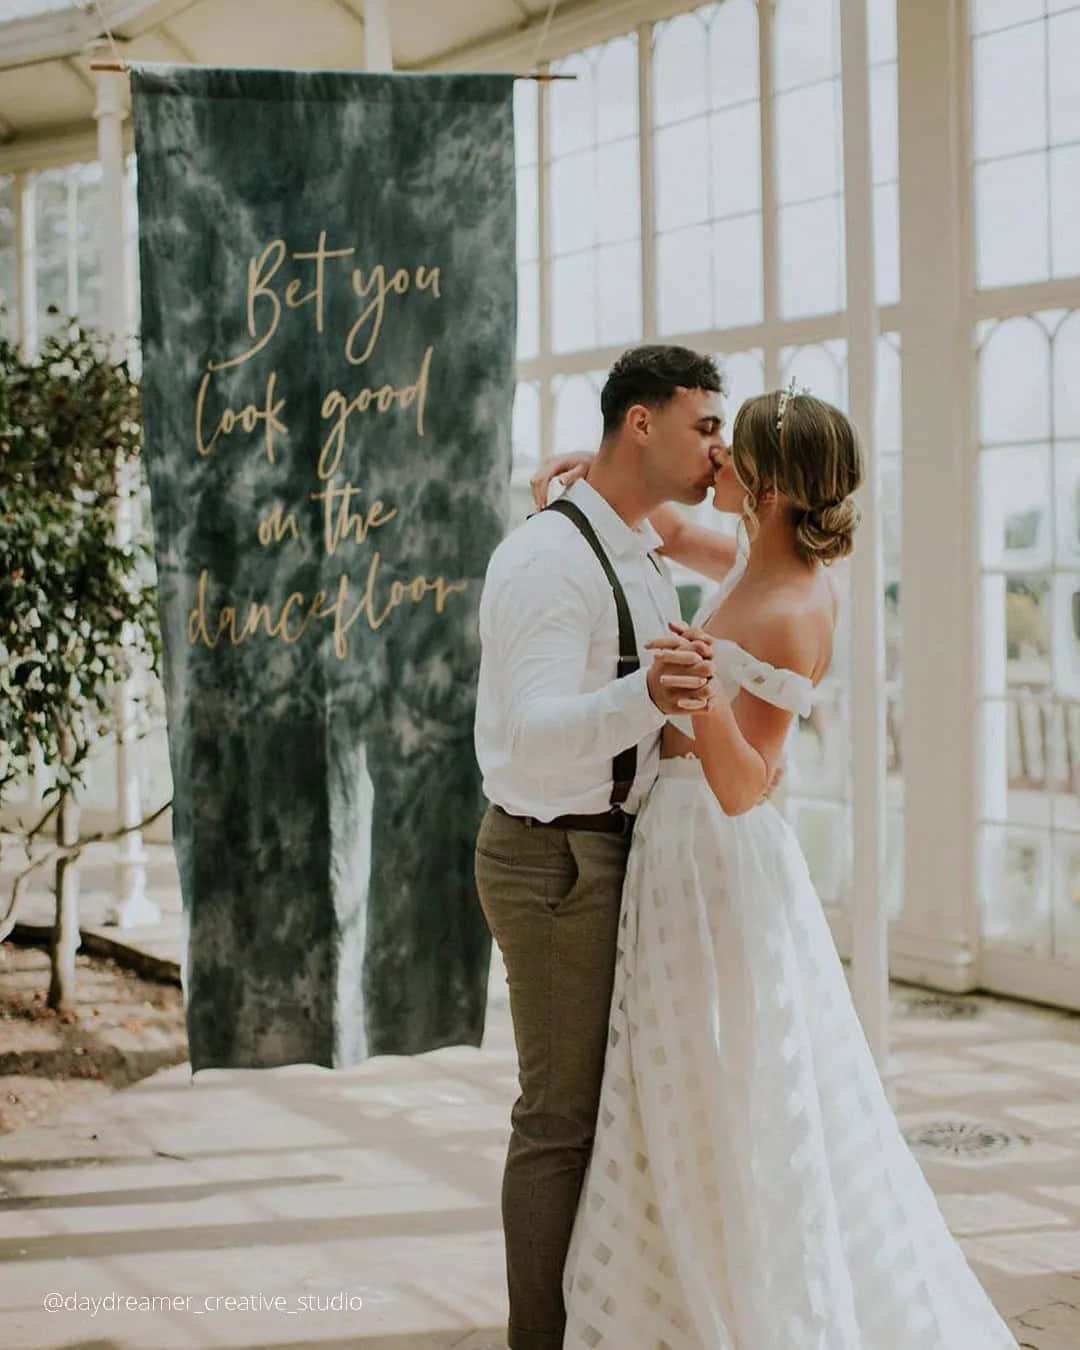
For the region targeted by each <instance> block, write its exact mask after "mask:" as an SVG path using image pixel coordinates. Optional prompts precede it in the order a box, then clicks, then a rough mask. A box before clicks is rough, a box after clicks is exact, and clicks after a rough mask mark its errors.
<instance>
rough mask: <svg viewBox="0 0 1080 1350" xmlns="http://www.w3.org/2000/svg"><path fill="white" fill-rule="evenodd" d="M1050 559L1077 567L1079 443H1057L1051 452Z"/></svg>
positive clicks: (1079, 555) (1079, 560) (1079, 561)
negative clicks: (1053, 533) (1053, 530)
mask: <svg viewBox="0 0 1080 1350" xmlns="http://www.w3.org/2000/svg"><path fill="white" fill-rule="evenodd" d="M1054 517H1055V522H1054V523H1055V526H1056V533H1057V539H1056V541H1055V548H1054V561H1055V562H1056V563H1057V565H1058V566H1059V567H1071V568H1074V569H1075V568H1080V443H1078V442H1075V441H1069V442H1065V443H1064V444H1063V443H1062V442H1060V441H1059V442H1058V445H1057V447H1056V451H1055V454H1054Z"/></svg>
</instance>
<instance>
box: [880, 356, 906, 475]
mask: <svg viewBox="0 0 1080 1350" xmlns="http://www.w3.org/2000/svg"><path fill="white" fill-rule="evenodd" d="M898 341H899V339H895V338H892V339H891V335H890V334H887V333H883V334H882V335H881V337H879V338H878V344H877V417H876V420H875V424H874V425H875V432H876V435H877V446H878V453H879V454H882V455H894V454H899V453H900V445H901V435H902V432H901V425H902V424H901V415H902V413H901V406H900V351H899V347H898V345H897V343H898Z"/></svg>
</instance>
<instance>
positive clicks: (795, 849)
mask: <svg viewBox="0 0 1080 1350" xmlns="http://www.w3.org/2000/svg"><path fill="white" fill-rule="evenodd" d="M590 459H591V456H570V457H563V458H559V459H556V460H552V461H549V462H548V463H547V464H546V465H544V466H543V468H542V470H541V472H540V473H539V474H538V476H537V478H536V479H535V480H534V485H535V491H536V494H537V497H538V504H539V505H541V506H542V505H544V503H545V501H546V497H547V489H548V484H549V482H550V480H551V479H552V477H554V476H556V475H561V476H562V478H563V481H569V480H573V479H574V478H576V477H579V476H581V475H582V474H583V473H584V472H585V469H586V468H587V465H588V462H589V460H590ZM861 474H862V466H861V457H860V452H859V446H858V442H857V438H856V435H855V432H854V429H853V428H852V426H851V424H850V423H849V422H848V420H847V418H846V417H844V415H843V414H842V413H840V412H839V411H837V410H836V409H835V408H833V407H831V406H830V405H828V404H826V403H823V402H821V401H820V400H818V399H816V398H813V397H810V396H809V395H807V394H796V393H793V392H792V391H783V392H777V393H772V394H766V395H764V396H762V397H760V398H753V399H750V400H748V401H747V402H746V403H744V404H743V406H742V408H741V409H740V410H739V414H738V416H737V418H736V420H735V427H734V431H733V435H732V444H731V446H730V447H728V448H727V449H726V450H725V451H724V452H723V454H722V456H721V457H720V458H719V460H718V461H717V463H716V476H715V484H714V499H713V504H714V506H715V508H716V509H717V510H718V511H722V512H731V513H739V514H740V515H741V517H742V521H741V524H740V541H741V545H742V546H741V547H740V549H739V553H738V557H737V560H736V563H735V565H734V566H733V567H732V566H730V559H731V544H730V540H725V539H723V538H722V536H721V535H719V533H716V534H713V533H712V532H711V531H704V530H701V529H699V528H697V527H693V526H686V525H684V524H683V523H682V521H681V518H680V517H678V516H677V515H676V513H675V512H674V511H673V510H672V509H671V508H664V509H663V510H662V511H660V512H658V513H657V514H655V515H654V516H652V518H651V519H652V523H653V525H654V526H655V527H656V528H657V529H658V530H659V532H660V533H661V534H662V535H664V538H665V548H664V552H665V553H667V554H668V555H669V556H673V557H676V558H678V559H680V560H685V561H686V562H687V563H688V564H689V565H692V566H694V567H695V568H697V569H698V570H700V571H703V572H705V573H706V574H711V575H713V576H717V575H720V574H722V573H724V572H726V576H725V578H724V581H723V584H722V585H721V588H720V591H719V593H718V594H717V595H716V596H715V598H714V599H713V601H712V602H711V604H710V605H709V606H708V607H707V613H706V615H705V616H699V622H700V619H701V618H702V617H703V618H704V629H705V632H706V633H707V634H709V635H710V636H711V637H712V638H713V639H714V643H715V647H714V651H715V655H714V669H715V672H716V674H715V676H714V688H713V690H712V692H711V694H710V697H709V699H708V705H707V706H703V704H702V702H701V701H700V700H699V701H698V703H697V704H696V705H689V704H688V705H687V706H688V707H690V706H694V707H695V709H696V710H695V711H694V712H693V714H692V715H691V716H686V717H680V718H678V719H677V725H676V724H674V723H670V722H669V724H668V725H667V727H666V728H665V731H664V740H663V750H662V755H663V759H662V762H661V766H660V775H659V778H658V780H657V783H656V786H655V787H654V788H653V791H652V793H651V795H650V797H649V799H648V801H647V803H646V805H645V807H644V809H643V810H642V811H641V812H640V813H639V815H638V818H637V824H636V826H635V830H634V840H633V847H632V850H631V854H630V860H629V864H628V867H627V873H626V883H625V887H624V890H623V906H622V915H621V920H620V941H619V952H618V961H617V966H616V973H615V986H614V993H613V996H612V1005H611V1018H610V1025H609V1037H608V1050H607V1058H606V1061H605V1067H604V1079H603V1087H602V1090H601V1097H600V1109H599V1117H598V1119H597V1124H596V1137H595V1144H594V1148H593V1153H592V1160H591V1162H590V1164H589V1170H588V1173H587V1174H586V1178H585V1184H584V1187H583V1190H582V1195H581V1201H580V1204H579V1207H578V1211H577V1218H576V1222H575V1226H574V1232H573V1237H572V1240H571V1244H570V1250H569V1253H568V1256H567V1261H566V1267H565V1272H564V1277H563V1285H564V1293H565V1299H566V1310H567V1325H566V1333H565V1339H564V1342H563V1347H564V1350H596V1348H597V1347H599V1348H600V1350H1015V1348H1016V1341H1015V1340H1014V1339H1013V1337H1012V1335H1011V1334H1010V1332H1009V1330H1008V1328H1007V1327H1006V1326H1005V1324H1004V1322H1003V1321H1002V1320H1001V1318H1000V1317H999V1316H998V1314H997V1313H996V1312H995V1310H994V1308H993V1307H992V1306H991V1304H990V1301H989V1300H988V1298H987V1297H986V1295H985V1293H984V1292H983V1290H982V1288H981V1287H980V1285H979V1283H978V1281H977V1280H976V1279H975V1276H974V1275H973V1274H972V1272H971V1270H970V1269H969V1267H968V1265H967V1262H966V1261H965V1259H964V1256H963V1253H962V1252H961V1251H960V1248H959V1247H958V1246H957V1244H956V1243H955V1242H954V1241H953V1239H952V1237H951V1236H950V1234H949V1232H948V1230H947V1228H946V1226H945V1222H944V1219H943V1218H942V1216H941V1213H940V1211H939V1209H938V1207H937V1203H936V1201H935V1200H934V1196H933V1194H932V1192H931V1191H930V1188H929V1186H928V1185H927V1183H926V1181H925V1180H924V1178H923V1175H922V1173H921V1171H920V1170H919V1167H918V1165H917V1164H916V1162H915V1161H914V1159H913V1158H912V1156H911V1154H910V1153H909V1151H908V1149H907V1146H906V1145H905V1143H904V1141H903V1138H902V1136H901V1134H900V1131H899V1128H898V1126H897V1123H896V1119H895V1117H894V1115H893V1112H892V1110H891V1108H890V1106H889V1103H888V1101H887V1099H886V1097H885V1094H884V1091H883V1089H882V1085H881V1082H880V1080H879V1078H878V1075H877V1071H876V1068H875V1065H874V1062H873V1059H872V1057H871V1055H870V1051H869V1049H868V1047H867V1044H866V1041H865V1039H864V1037H863V1034H862V1029H861V1027H860V1025H859V1022H858V1019H857V1016H856V1013H855V1010H854V1007H853V1005H852V1002H851V998H850V996H849V993H848V987H847V983H846V981H845V978H844V972H843V969H842V967H841V965H840V961H839V959H838V958H837V955H836V951H835V949H834V946H833V943H832V938H831V935H830V933H829V930H828V927H827V925H826V921H825V918H824V915H823V913H822V910H821V906H820V902H819V900H818V898H817V895H816V894H815V892H814V889H813V885H812V883H811V881H810V877H809V875H808V873H807V869H806V863H805V860H804V858H803V855H802V853H801V851H800V849H799V845H798V843H797V841H796V839H795V836H794V834H793V833H792V831H791V829H790V828H789V827H788V825H787V824H786V822H785V821H784V819H783V817H782V816H781V815H780V814H779V813H778V812H777V810H776V809H775V808H774V807H773V806H772V804H771V803H770V802H768V801H767V800H763V797H764V794H765V793H766V791H767V788H768V784H769V782H770V777H771V775H772V773H773V770H774V768H775V766H776V765H777V763H778V762H779V760H780V759H781V758H782V755H783V751H784V747H785V742H786V741H787V738H788V734H789V731H790V729H791V727H792V725H793V720H794V717H795V714H799V715H800V716H806V715H807V714H808V713H809V711H810V707H811V703H812V700H813V694H814V687H815V686H816V685H817V684H818V683H819V682H820V680H821V679H822V677H823V676H824V675H825V674H826V672H827V671H828V668H829V664H830V660H831V656H832V640H833V629H834V626H835V622H836V597H835V592H834V589H833V586H832V584H831V578H830V577H829V575H828V572H827V571H826V565H827V564H828V563H830V562H832V561H834V560H835V559H837V558H840V557H843V556H845V555H846V554H848V553H849V552H850V551H851V548H852V542H853V535H854V531H855V528H856V525H857V522H858V511H857V508H856V506H855V504H854V502H853V500H852V494H853V493H854V492H855V490H856V488H857V487H858V485H859V482H860V479H861ZM672 626H673V628H676V630H677V631H678V632H680V633H682V634H684V635H685V634H688V633H689V634H690V635H691V636H694V635H695V634H694V633H693V631H692V630H690V629H687V628H686V627H685V626H683V625H672ZM663 642H664V640H661V642H659V643H652V644H650V645H651V646H654V647H656V646H661V645H663Z"/></svg>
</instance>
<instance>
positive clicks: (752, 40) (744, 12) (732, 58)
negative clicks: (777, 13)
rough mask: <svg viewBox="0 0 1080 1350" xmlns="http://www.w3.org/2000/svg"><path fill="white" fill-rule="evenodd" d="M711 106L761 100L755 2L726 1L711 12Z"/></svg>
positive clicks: (752, 0) (725, 105)
mask: <svg viewBox="0 0 1080 1350" xmlns="http://www.w3.org/2000/svg"><path fill="white" fill-rule="evenodd" d="M708 12H709V13H710V14H711V17H712V21H711V23H710V25H709V71H710V73H711V75H712V78H711V79H710V81H709V95H710V98H709V102H710V104H711V105H712V107H714V108H725V107H728V106H730V105H731V104H733V103H744V102H751V101H753V100H755V99H758V98H759V97H760V93H761V91H760V87H759V81H758V67H759V62H758V18H757V6H756V5H755V3H754V0H725V3H724V4H722V5H713V6H711V7H710V10H709V11H708Z"/></svg>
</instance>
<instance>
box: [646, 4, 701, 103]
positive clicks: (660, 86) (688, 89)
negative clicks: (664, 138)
mask: <svg viewBox="0 0 1080 1350" xmlns="http://www.w3.org/2000/svg"><path fill="white" fill-rule="evenodd" d="M707 55H708V46H707V41H706V36H705V24H704V23H703V21H702V19H701V18H700V17H699V15H697V14H681V15H680V16H679V17H678V18H676V19H671V20H670V21H669V22H667V23H662V24H657V26H656V29H655V36H654V39H653V103H654V109H655V113H654V117H655V125H656V126H658V127H661V126H664V125H665V124H667V123H669V122H678V121H682V120H684V119H685V118H688V117H694V116H697V115H698V114H700V113H703V112H704V111H705V109H706V108H707V107H708V103H709V96H708V87H709V86H708V76H707V74H706V69H707V67H706V60H707Z"/></svg>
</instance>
